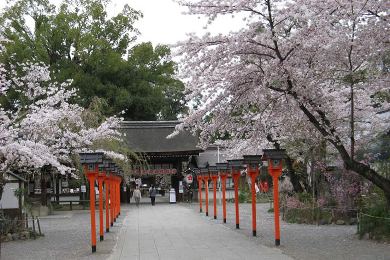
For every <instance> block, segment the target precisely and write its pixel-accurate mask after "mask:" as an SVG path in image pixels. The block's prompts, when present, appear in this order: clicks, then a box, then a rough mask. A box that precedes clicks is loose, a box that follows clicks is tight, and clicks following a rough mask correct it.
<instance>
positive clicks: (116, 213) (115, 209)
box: [113, 177, 118, 222]
mask: <svg viewBox="0 0 390 260" xmlns="http://www.w3.org/2000/svg"><path fill="white" fill-rule="evenodd" d="M113 186H114V221H115V222H116V219H117V217H118V191H117V182H116V177H114V185H113Z"/></svg>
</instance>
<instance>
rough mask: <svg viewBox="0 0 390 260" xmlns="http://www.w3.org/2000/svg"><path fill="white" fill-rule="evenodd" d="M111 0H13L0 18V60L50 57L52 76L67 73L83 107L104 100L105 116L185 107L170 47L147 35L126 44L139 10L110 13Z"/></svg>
mask: <svg viewBox="0 0 390 260" xmlns="http://www.w3.org/2000/svg"><path fill="white" fill-rule="evenodd" d="M109 4H110V1H106V0H63V1H62V2H61V5H60V7H59V8H56V7H55V6H54V5H51V4H50V2H49V1H47V0H38V1H30V0H18V1H16V2H15V3H14V4H12V6H11V7H10V8H8V9H6V11H5V13H4V15H3V17H2V18H0V26H1V27H0V30H1V31H3V35H4V36H5V37H6V38H7V39H9V40H10V41H9V42H8V43H6V44H5V45H6V52H4V53H3V56H2V57H1V61H2V62H4V63H5V64H6V65H7V66H8V67H11V66H14V67H15V68H16V69H17V70H18V66H20V64H21V63H23V62H26V61H35V62H42V63H44V64H46V65H48V66H49V67H50V69H51V72H52V74H53V78H55V79H56V80H57V81H64V80H66V79H72V80H73V83H72V87H76V88H77V89H78V90H79V95H80V99H79V100H77V101H78V103H80V104H81V105H83V106H84V107H88V106H89V105H90V104H91V103H93V101H94V99H95V97H96V96H97V97H99V98H101V99H102V100H104V103H102V105H104V110H103V114H104V115H105V116H111V115H114V114H119V113H120V112H121V111H125V113H124V117H125V119H128V120H156V119H165V120H172V119H176V118H177V116H178V115H179V114H181V113H184V112H185V111H186V109H185V103H184V95H183V93H182V91H183V90H184V85H183V83H182V82H181V81H179V80H177V79H175V78H174V75H175V73H176V70H177V67H176V64H175V63H174V62H172V61H170V60H169V56H170V49H169V48H168V47H167V46H156V47H155V48H154V47H153V46H152V44H151V43H142V44H139V45H136V46H133V47H132V48H130V46H131V45H132V44H133V42H134V40H135V39H136V36H137V34H138V31H137V30H136V29H135V28H134V26H133V25H134V22H135V21H136V20H138V19H139V18H140V17H141V16H142V15H141V13H140V12H138V11H136V10H134V9H132V8H130V7H129V6H128V5H125V6H124V8H123V10H122V11H121V12H120V13H118V14H116V15H115V16H113V17H108V15H107V12H106V9H107V6H108V5H109ZM27 19H30V20H31V19H32V21H33V22H34V29H31V28H30V27H29V26H28V25H27V22H26V21H27ZM19 99H20V95H19V94H18V93H17V92H15V93H11V94H10V96H9V97H8V99H7V100H6V101H7V102H5V101H4V100H3V101H1V100H0V102H3V103H8V106H9V107H12V105H13V104H14V103H15V101H18V102H19Z"/></svg>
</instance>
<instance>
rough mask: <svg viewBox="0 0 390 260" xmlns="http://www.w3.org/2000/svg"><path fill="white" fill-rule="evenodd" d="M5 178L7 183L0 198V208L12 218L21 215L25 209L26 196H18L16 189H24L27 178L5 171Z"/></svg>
mask: <svg viewBox="0 0 390 260" xmlns="http://www.w3.org/2000/svg"><path fill="white" fill-rule="evenodd" d="M5 180H6V184H5V186H4V190H3V195H2V197H1V200H0V210H2V211H3V212H4V214H5V215H7V216H9V217H11V218H14V217H19V216H21V214H22V211H23V203H24V201H23V200H24V196H23V195H22V196H20V197H18V196H17V195H16V194H15V191H17V190H24V189H25V183H27V180H25V179H23V178H22V177H20V176H19V175H17V174H14V173H12V172H6V173H5Z"/></svg>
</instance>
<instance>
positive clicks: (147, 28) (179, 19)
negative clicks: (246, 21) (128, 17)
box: [114, 0, 242, 44]
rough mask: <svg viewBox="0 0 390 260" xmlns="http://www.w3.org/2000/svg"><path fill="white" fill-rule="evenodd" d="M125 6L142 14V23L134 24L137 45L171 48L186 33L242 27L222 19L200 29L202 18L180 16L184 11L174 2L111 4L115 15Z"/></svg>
mask: <svg viewBox="0 0 390 260" xmlns="http://www.w3.org/2000/svg"><path fill="white" fill-rule="evenodd" d="M126 3H127V4H129V5H130V6H131V7H133V8H134V9H136V10H140V11H141V12H142V13H143V14H144V17H143V19H141V20H140V21H139V22H138V23H137V24H136V27H137V28H138V29H139V30H140V32H141V36H140V38H139V41H151V42H152V43H153V44H158V43H161V44H174V43H176V42H177V41H182V40H185V39H186V38H187V36H186V35H187V34H188V33H193V32H194V33H196V34H197V35H198V36H201V35H203V34H205V33H206V32H211V33H212V34H217V33H227V32H229V31H235V30H238V29H240V28H239V26H242V23H240V22H237V19H232V18H231V17H226V19H219V20H218V21H217V22H216V23H215V24H213V25H212V26H209V27H208V28H207V29H204V26H205V25H206V24H207V20H206V19H205V18H204V17H197V16H193V15H185V14H183V12H185V11H186V8H184V7H181V6H179V5H178V4H177V3H176V2H174V0H115V4H114V6H115V8H117V10H116V11H119V10H120V8H121V7H122V6H123V5H124V4H126Z"/></svg>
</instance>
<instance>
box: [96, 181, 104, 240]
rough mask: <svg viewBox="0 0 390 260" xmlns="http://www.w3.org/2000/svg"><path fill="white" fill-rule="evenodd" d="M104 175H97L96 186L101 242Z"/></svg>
mask: <svg viewBox="0 0 390 260" xmlns="http://www.w3.org/2000/svg"><path fill="white" fill-rule="evenodd" d="M105 176H106V175H105V174H104V173H99V174H98V177H97V179H98V185H99V235H100V241H103V239H104V233H103V181H104V178H105Z"/></svg>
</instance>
